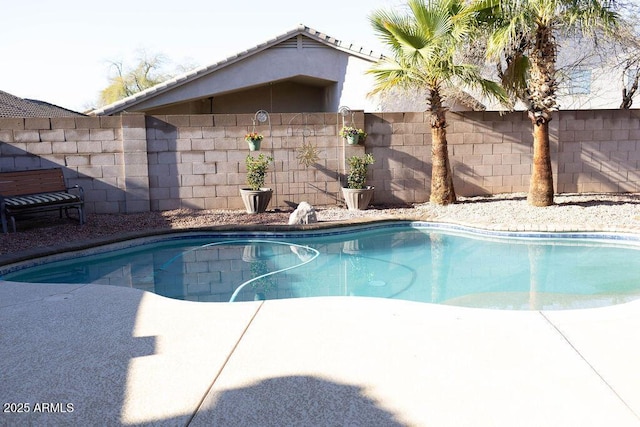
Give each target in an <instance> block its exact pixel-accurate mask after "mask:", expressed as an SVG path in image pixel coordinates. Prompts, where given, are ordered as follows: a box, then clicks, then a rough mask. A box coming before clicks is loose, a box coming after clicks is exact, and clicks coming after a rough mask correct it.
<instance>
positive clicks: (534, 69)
mask: <svg viewBox="0 0 640 427" xmlns="http://www.w3.org/2000/svg"><path fill="white" fill-rule="evenodd" d="M612 3H613V1H609V0H476V2H475V3H474V5H475V10H476V11H478V10H481V9H482V10H483V13H486V15H484V17H486V18H488V22H490V23H491V25H492V28H491V34H490V36H489V41H488V45H487V53H488V55H489V56H490V57H492V58H494V59H498V60H499V59H503V60H504V61H505V64H506V67H505V69H504V71H502V70H501V78H502V81H503V86H504V87H505V88H507V90H509V91H510V93H512V94H513V95H515V96H516V97H517V98H518V99H520V100H521V101H523V102H525V104H526V106H527V110H528V114H529V118H530V119H531V123H532V124H533V165H532V168H531V182H530V186H529V195H528V197H527V200H528V201H529V203H530V204H531V205H533V206H550V205H552V204H553V193H554V190H553V172H552V170H551V154H550V149H549V121H550V120H551V118H552V114H553V112H554V111H557V109H558V105H557V96H556V90H557V83H556V52H557V50H558V43H557V41H556V36H557V35H559V34H568V32H569V31H578V32H581V33H583V34H585V35H586V34H589V33H591V32H596V31H610V30H612V29H614V28H615V26H616V24H617V22H618V18H617V14H616V13H615V12H614V11H612V10H611V9H610V6H611V5H612Z"/></svg>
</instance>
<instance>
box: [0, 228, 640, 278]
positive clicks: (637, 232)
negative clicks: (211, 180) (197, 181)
mask: <svg viewBox="0 0 640 427" xmlns="http://www.w3.org/2000/svg"><path fill="white" fill-rule="evenodd" d="M407 221H413V222H426V223H432V224H440V225H443V226H452V227H465V228H470V229H472V230H477V231H481V232H485V233H492V232H495V233H612V234H620V235H622V236H627V235H628V236H638V237H639V238H640V226H638V227H615V226H614V227H611V226H599V227H598V226H585V225H576V224H571V223H567V224H563V225H558V224H554V225H532V224H518V225H515V226H514V225H511V224H494V223H483V222H472V221H451V220H446V221H445V220H442V221H439V220H433V219H427V218H421V217H420V216H416V215H411V216H397V217H393V218H389V217H361V218H352V219H345V220H339V221H320V222H316V223H312V224H302V225H288V224H224V225H212V226H202V227H185V228H170V229H145V230H140V231H130V232H126V233H122V234H118V235H109V236H102V237H96V238H93V239H89V240H83V241H71V242H66V243H60V244H58V245H55V246H50V247H37V248H32V249H27V250H24V251H19V252H15V253H7V254H2V255H0V267H3V266H6V265H9V264H14V263H18V262H22V261H26V260H29V259H31V258H40V257H46V256H49V255H56V254H59V253H61V252H72V251H79V250H84V249H90V248H92V247H95V246H102V245H109V244H113V243H120V242H124V241H127V240H133V239H140V238H145V237H154V236H160V235H171V234H180V233H192V232H302V231H315V230H327V229H330V228H348V227H357V226H360V225H366V224H377V223H380V224H384V223H388V222H407ZM524 237H526V236H524Z"/></svg>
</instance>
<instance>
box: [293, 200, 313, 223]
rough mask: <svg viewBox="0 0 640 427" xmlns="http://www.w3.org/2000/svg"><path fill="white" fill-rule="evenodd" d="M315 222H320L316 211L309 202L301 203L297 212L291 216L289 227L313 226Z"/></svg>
mask: <svg viewBox="0 0 640 427" xmlns="http://www.w3.org/2000/svg"><path fill="white" fill-rule="evenodd" d="M314 222H318V218H317V217H316V210H315V208H314V207H313V206H311V205H310V204H309V203H307V202H300V204H299V205H298V207H297V208H296V210H295V211H293V212H291V215H289V225H292V224H311V223H314Z"/></svg>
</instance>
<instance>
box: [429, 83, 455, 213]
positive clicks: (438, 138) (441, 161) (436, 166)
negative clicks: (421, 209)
mask: <svg viewBox="0 0 640 427" xmlns="http://www.w3.org/2000/svg"><path fill="white" fill-rule="evenodd" d="M432 96H433V95H432ZM432 105H433V104H432ZM446 126H447V119H446V113H445V109H444V108H441V107H440V108H438V107H435V108H434V109H432V112H431V163H432V167H431V196H430V197H429V201H430V202H431V203H434V204H436V205H448V204H450V203H455V201H456V192H455V189H454V188H453V173H452V172H451V165H450V164H449V149H448V148H447V130H446Z"/></svg>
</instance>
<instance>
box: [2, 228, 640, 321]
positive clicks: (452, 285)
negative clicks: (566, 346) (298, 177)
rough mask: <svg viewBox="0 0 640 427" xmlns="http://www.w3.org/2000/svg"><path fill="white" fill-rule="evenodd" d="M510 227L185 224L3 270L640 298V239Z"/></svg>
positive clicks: (479, 301) (27, 278)
mask: <svg viewBox="0 0 640 427" xmlns="http://www.w3.org/2000/svg"><path fill="white" fill-rule="evenodd" d="M505 234H506V233H503V235H492V234H490V233H488V232H482V233H476V232H472V231H471V230H468V229H464V228H462V227H443V226H441V225H434V224H429V223H407V222H404V223H387V224H379V225H368V226H363V227H361V228H355V227H354V228H349V229H334V230H332V231H330V232H329V231H317V232H316V231H314V232H304V233H289V234H283V233H266V232H263V233H255V234H247V233H244V234H242V235H240V234H235V235H234V234H233V233H226V234H221V233H217V234H212V233H209V234H208V235H203V233H200V234H197V235H192V234H184V235H173V236H162V237H159V238H157V239H156V240H157V241H155V242H153V243H148V242H147V243H144V244H139V245H135V244H133V243H130V245H133V246H130V247H126V248H119V249H117V250H113V249H108V250H105V251H104V252H103V253H99V254H92V255H83V256H77V255H76V256H74V257H73V258H72V259H68V260H58V261H54V262H49V261H47V262H42V263H40V264H39V265H33V266H29V267H27V268H20V269H17V268H15V267H12V268H8V269H7V268H5V271H4V272H3V275H2V279H4V280H11V281H19V282H33V283H98V284H106V285H117V286H129V287H134V288H138V289H143V290H147V291H150V292H154V293H156V294H159V295H164V296H167V297H170V298H177V299H183V300H194V301H220V302H222V301H248V300H255V299H281V298H302V297H315V296H335V295H342V296H368V297H380V298H395V299H404V300H411V301H421V302H429V303H438V304H449V305H459V306H470V307H484V308H502V309H519V310H534V309H535V310H538V309H567V308H585V307H598V306H604V305H611V304H618V303H622V302H626V301H630V300H633V299H636V298H638V297H640V256H638V255H639V252H638V249H640V246H639V245H640V242H637V241H635V240H633V239H632V238H628V239H627V240H622V239H620V238H619V236H617V237H616V236H612V235H610V236H604V235H599V234H580V235H570V237H571V238H567V237H566V236H567V235H564V234H563V235H560V234H558V235H552V236H551V237H549V235H544V234H539V233H538V234H534V235H527V236H526V237H516V238H514V237H506V236H505ZM11 270H15V271H11Z"/></svg>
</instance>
